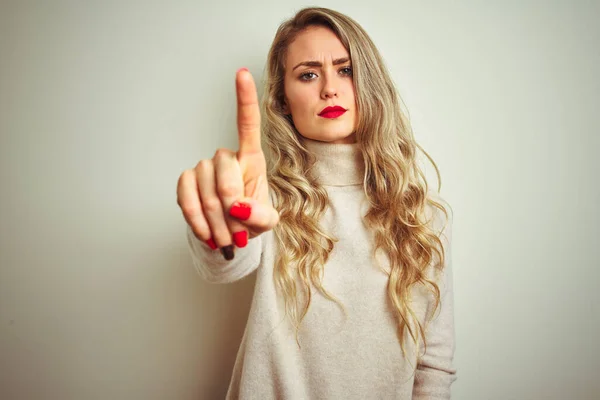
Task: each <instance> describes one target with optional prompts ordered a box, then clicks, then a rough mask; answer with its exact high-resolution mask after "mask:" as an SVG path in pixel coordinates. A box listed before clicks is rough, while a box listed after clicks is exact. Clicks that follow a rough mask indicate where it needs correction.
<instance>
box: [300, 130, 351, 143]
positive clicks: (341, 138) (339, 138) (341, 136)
mask: <svg viewBox="0 0 600 400" xmlns="http://www.w3.org/2000/svg"><path fill="white" fill-rule="evenodd" d="M300 134H301V135H302V136H303V137H305V138H307V139H312V140H318V141H320V142H329V143H334V142H335V143H354V142H356V136H355V135H354V131H351V132H348V131H346V132H327V133H320V132H319V133H316V132H314V133H313V132H311V133H310V134H306V135H305V134H303V133H300Z"/></svg>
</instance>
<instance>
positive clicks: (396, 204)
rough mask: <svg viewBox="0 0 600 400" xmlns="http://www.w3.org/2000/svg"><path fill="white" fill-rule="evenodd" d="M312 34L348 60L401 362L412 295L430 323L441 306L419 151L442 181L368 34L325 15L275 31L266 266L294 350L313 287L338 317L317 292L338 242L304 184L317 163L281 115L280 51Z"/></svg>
mask: <svg viewBox="0 0 600 400" xmlns="http://www.w3.org/2000/svg"><path fill="white" fill-rule="evenodd" d="M310 26H325V27H327V28H329V29H331V30H332V31H333V32H334V33H335V34H336V35H337V36H338V38H339V39H340V41H341V42H342V44H343V45H344V47H345V48H346V49H347V51H348V52H349V54H350V59H351V61H352V69H353V82H354V85H355V90H356V97H357V98H356V104H357V109H358V122H357V127H356V141H357V143H358V146H359V148H360V151H361V152H362V155H363V159H364V163H365V177H364V193H365V195H366V197H367V199H368V201H369V205H370V207H369V210H368V212H367V214H366V215H365V217H364V222H365V223H366V226H367V227H368V229H370V230H372V232H373V233H374V238H375V246H374V249H373V256H374V259H375V255H376V253H377V252H378V251H379V250H382V251H384V252H385V253H387V255H388V258H389V261H390V266H389V270H387V271H386V273H387V274H388V276H389V279H388V285H387V293H388V297H389V300H390V304H391V308H392V311H393V314H394V316H395V318H396V321H397V333H398V339H399V342H400V346H401V348H402V352H403V354H405V355H406V353H405V347H404V346H405V337H406V335H407V334H408V335H409V336H410V338H412V341H413V342H414V343H415V344H417V343H418V341H419V338H421V339H422V340H423V344H424V345H425V346H426V343H425V335H424V328H425V327H424V326H422V324H421V323H420V322H419V321H418V319H417V317H416V315H415V313H414V312H413V310H412V309H411V306H410V293H411V289H412V288H413V287H415V286H416V285H424V286H426V287H427V288H429V290H430V291H431V293H432V294H433V296H434V298H435V307H434V308H433V312H432V313H431V316H430V318H432V317H433V315H434V313H435V311H436V310H437V308H438V307H439V302H440V289H439V287H438V285H437V284H436V282H435V280H434V279H433V277H432V275H431V274H429V273H428V271H427V269H428V267H429V266H430V265H433V266H434V267H435V269H436V270H438V271H441V270H442V268H443V265H444V259H445V252H444V246H443V245H442V242H441V240H440V237H439V232H436V230H435V229H434V227H433V225H432V220H433V219H434V218H433V217H434V214H435V213H432V212H430V211H431V210H434V209H437V210H439V211H441V212H442V213H443V214H444V215H445V217H446V220H447V219H448V213H447V211H446V208H445V207H444V205H443V204H442V203H441V198H440V201H437V200H435V199H434V196H432V195H431V193H430V191H429V189H428V185H427V181H426V177H425V175H424V173H423V171H422V170H421V169H420V168H419V166H418V164H417V159H416V157H417V150H421V151H422V152H423V154H424V155H425V156H426V157H427V158H428V159H429V161H430V162H431V163H432V164H433V166H434V168H435V171H436V174H437V177H438V182H440V186H441V180H440V174H439V170H438V168H437V166H436V164H435V162H434V161H433V160H432V159H431V157H430V156H429V155H428V154H427V153H426V152H425V151H424V150H423V149H422V148H421V147H420V146H419V145H418V144H417V143H416V141H415V139H414V137H413V133H412V131H411V128H410V126H409V123H408V119H407V118H406V117H405V115H404V113H403V112H402V108H401V104H400V101H401V100H400V96H399V95H398V94H397V90H396V88H395V86H394V83H393V82H392V80H391V78H390V76H389V73H388V71H387V69H386V67H385V65H384V62H383V60H382V58H381V56H380V54H379V52H378V50H377V48H376V47H375V45H374V44H373V42H372V41H371V39H370V38H369V36H368V35H367V33H366V32H365V31H364V30H363V28H362V27H361V26H360V25H359V24H358V23H357V22H355V21H354V20H353V19H351V18H349V17H347V16H345V15H343V14H341V13H339V12H336V11H333V10H329V9H326V8H316V7H310V8H305V9H302V10H300V11H299V12H298V13H297V14H296V15H295V16H294V17H293V18H291V19H289V20H287V21H285V22H284V23H282V24H281V26H280V27H279V29H278V30H277V33H276V35H275V38H274V40H273V43H272V46H271V48H270V51H269V54H268V60H267V65H266V71H265V87H264V94H263V102H262V104H263V109H262V112H263V130H262V131H263V134H264V136H265V142H266V145H267V146H266V147H267V149H268V151H267V156H268V163H269V169H268V178H269V185H270V188H271V190H272V192H273V198H274V203H275V204H274V205H275V207H276V208H277V209H278V210H279V212H280V217H281V218H280V223H279V225H277V227H276V228H275V230H274V233H275V238H276V243H277V245H278V247H279V250H280V251H279V253H278V257H277V259H276V261H275V267H274V280H275V284H276V287H277V290H278V292H279V293H280V294H281V295H282V296H283V299H284V302H285V310H286V314H287V315H288V316H289V318H290V321H291V322H292V324H293V326H294V327H295V329H296V340H297V341H298V329H299V326H300V323H301V322H302V319H303V318H304V317H305V315H306V313H307V311H308V308H309V305H310V303H311V298H312V290H311V286H314V287H315V288H316V289H317V290H319V291H320V292H321V293H322V294H323V295H324V296H325V297H327V298H328V299H330V300H332V301H334V302H336V303H337V304H338V305H340V306H341V307H342V309H344V307H343V305H342V304H341V303H340V302H339V301H338V299H336V298H335V296H333V295H332V294H331V293H329V292H328V291H327V290H326V289H325V288H324V287H323V285H322V276H323V268H324V265H325V263H326V262H327V260H328V258H329V254H330V253H331V251H332V250H333V247H334V244H335V242H336V238H334V237H332V236H331V235H330V234H329V233H328V232H325V231H324V230H323V229H322V227H321V226H320V224H319V220H320V219H321V217H322V216H323V215H324V213H325V210H326V208H327V205H328V196H327V192H326V190H325V189H324V188H323V187H322V186H320V185H319V183H318V182H317V181H316V180H315V179H314V178H312V177H310V176H307V174H306V171H308V170H309V169H310V168H311V166H312V165H313V164H314V162H315V159H314V157H312V156H311V154H310V153H309V152H308V151H307V149H306V147H305V146H304V144H303V138H302V136H301V135H300V134H299V133H298V131H297V130H296V129H295V127H294V124H293V122H292V120H291V118H290V117H289V116H287V115H286V114H285V113H284V111H283V110H284V109H283V105H284V97H283V96H284V87H283V85H284V75H285V57H286V50H287V48H288V46H289V45H290V43H291V42H292V41H293V40H294V38H295V37H296V35H297V34H298V33H300V32H302V31H303V30H304V29H306V28H307V27H310ZM438 191H439V187H438ZM301 297H302V298H303V299H304V300H305V301H303V303H304V304H301V303H300V299H301ZM298 345H300V343H299V342H298Z"/></svg>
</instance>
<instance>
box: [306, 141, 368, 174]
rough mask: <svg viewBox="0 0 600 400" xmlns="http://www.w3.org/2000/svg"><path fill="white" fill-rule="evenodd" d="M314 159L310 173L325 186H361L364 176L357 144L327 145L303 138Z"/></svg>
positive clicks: (326, 143) (363, 167)
mask: <svg viewBox="0 0 600 400" xmlns="http://www.w3.org/2000/svg"><path fill="white" fill-rule="evenodd" d="M303 143H304V145H305V147H306V148H307V150H308V151H309V152H310V153H311V154H313V155H314V156H315V158H316V163H315V165H314V166H313V167H312V168H311V170H310V173H311V174H312V175H313V176H314V177H315V178H316V179H317V181H318V182H319V183H320V184H322V185H326V186H351V185H361V184H362V183H363V179H364V176H365V166H364V161H363V157H362V153H361V151H360V148H359V146H358V144H357V143H328V142H321V141H318V140H312V139H307V138H304V140H303Z"/></svg>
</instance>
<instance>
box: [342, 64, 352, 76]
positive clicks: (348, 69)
mask: <svg viewBox="0 0 600 400" xmlns="http://www.w3.org/2000/svg"><path fill="white" fill-rule="evenodd" d="M340 72H341V73H342V75H346V76H352V67H349V66H348V67H344V68H342V69H340Z"/></svg>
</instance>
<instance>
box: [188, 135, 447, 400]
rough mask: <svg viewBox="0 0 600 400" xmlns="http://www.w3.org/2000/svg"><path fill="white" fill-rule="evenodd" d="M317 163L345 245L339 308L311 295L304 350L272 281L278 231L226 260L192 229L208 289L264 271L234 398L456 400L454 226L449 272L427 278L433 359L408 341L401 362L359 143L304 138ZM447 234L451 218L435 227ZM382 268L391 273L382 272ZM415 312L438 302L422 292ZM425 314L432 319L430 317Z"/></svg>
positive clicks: (333, 285)
mask: <svg viewBox="0 0 600 400" xmlns="http://www.w3.org/2000/svg"><path fill="white" fill-rule="evenodd" d="M306 145H307V148H308V149H309V151H310V152H312V153H313V154H315V156H316V157H317V163H316V164H315V166H314V167H313V168H312V169H311V171H310V172H309V173H312V174H315V177H316V178H317V179H318V181H319V183H320V184H321V185H323V186H324V187H325V189H326V190H327V194H328V196H329V199H330V201H331V205H330V207H329V208H328V209H327V211H326V213H325V216H324V217H323V219H322V220H321V221H320V223H321V226H322V227H323V228H324V229H325V230H326V231H327V232H329V233H330V234H332V235H333V236H335V237H336V238H338V239H339V242H337V243H336V244H335V247H334V249H333V251H332V253H331V255H330V257H329V260H328V261H327V263H326V264H325V266H324V276H323V286H324V288H325V289H326V290H328V291H329V292H330V293H332V294H333V295H334V296H335V297H336V298H338V299H339V300H340V301H341V302H342V304H344V306H345V308H346V311H347V317H345V316H344V314H343V312H342V310H341V309H340V307H339V306H338V305H337V304H335V303H334V302H332V301H330V300H328V299H327V298H325V297H324V296H323V295H321V294H320V293H319V292H318V290H313V296H312V300H311V304H310V307H309V311H308V314H307V315H306V317H305V318H304V320H303V321H302V324H301V325H300V333H299V342H300V347H298V344H297V342H296V338H295V330H294V329H293V328H292V327H291V324H289V322H287V321H288V320H287V319H286V318H285V309H284V305H283V299H282V298H281V296H280V295H279V294H278V292H277V291H276V288H275V283H274V280H273V266H274V263H275V259H276V255H277V246H276V242H275V237H274V234H273V232H272V231H270V232H266V233H263V234H262V235H260V236H257V237H255V238H253V239H250V240H249V242H248V245H247V246H246V247H244V248H241V249H239V248H236V253H235V258H234V259H233V260H231V261H227V260H225V259H224V257H223V256H222V255H221V253H220V252H219V251H218V250H216V251H214V250H211V249H210V248H209V247H208V246H207V245H206V244H205V243H203V242H201V241H199V240H198V239H197V238H196V237H195V236H194V235H193V234H192V232H191V230H190V229H189V228H188V230H187V237H188V242H189V247H190V251H191V255H192V259H193V263H194V266H195V267H196V269H197V271H198V272H199V274H200V275H201V276H202V278H203V279H205V280H206V281H208V282H212V283H227V282H234V281H236V280H239V279H242V278H244V277H246V276H247V275H249V274H251V273H253V272H255V271H256V273H257V276H256V284H255V285H256V286H255V289H254V296H253V299H252V305H251V309H250V314H249V317H248V322H247V326H246V329H245V332H244V336H243V339H242V343H241V345H240V348H239V350H238V355H237V359H236V362H235V367H234V370H233V374H232V378H231V383H230V386H229V390H228V393H227V398H228V399H261V400H266V399H435V400H437V399H450V386H451V384H452V382H454V380H455V379H456V370H455V368H454V366H453V355H454V317H453V289H452V286H453V285H452V270H451V246H450V243H451V221H450V222H449V223H448V225H447V226H446V228H445V230H444V231H443V234H442V235H441V238H442V242H443V243H444V247H445V251H446V262H445V264H444V270H443V273H442V274H437V275H435V274H434V273H433V268H430V269H431V271H430V272H429V273H430V274H431V275H429V276H431V277H432V278H433V279H435V280H436V283H437V284H438V285H439V288H440V291H441V307H440V308H438V311H437V312H436V313H435V317H434V319H433V320H432V321H431V322H430V323H429V324H428V325H427V329H426V332H425V334H426V339H427V352H426V353H425V354H424V355H423V354H422V353H423V350H424V348H423V346H422V344H421V345H420V346H419V347H418V348H417V347H416V346H415V345H414V344H412V342H411V341H410V340H408V341H407V342H406V347H405V348H406V357H404V356H403V354H402V351H401V348H400V343H399V341H398V336H397V321H396V320H395V319H394V317H393V313H392V306H391V303H390V301H389V299H388V295H387V282H388V275H387V274H386V272H385V270H386V267H387V266H389V260H388V258H387V256H385V255H382V256H381V257H379V254H378V256H377V260H378V262H379V266H377V264H376V262H375V260H374V259H373V255H372V247H373V241H374V239H373V234H372V233H371V232H369V231H368V230H367V229H366V227H365V225H364V223H363V220H362V217H363V216H364V214H365V213H366V211H367V209H368V204H367V202H366V196H365V194H364V189H363V177H364V165H363V160H362V155H361V152H360V149H359V148H358V145H357V144H330V143H325V142H318V141H313V140H306ZM436 221H437V222H436V225H437V228H439V229H441V228H442V225H443V222H444V221H443V220H442V219H441V218H437V219H436ZM381 266H383V271H382V269H381ZM411 296H412V297H411V299H412V300H411V301H412V302H411V306H412V309H413V311H414V312H415V314H416V315H417V317H418V318H419V320H420V321H421V323H425V316H426V315H429V313H431V311H432V309H433V307H434V305H435V304H434V297H433V295H432V294H431V292H430V291H429V290H427V289H425V288H424V287H415V288H414V289H413V290H412V293H411ZM426 313H427V314H426Z"/></svg>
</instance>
